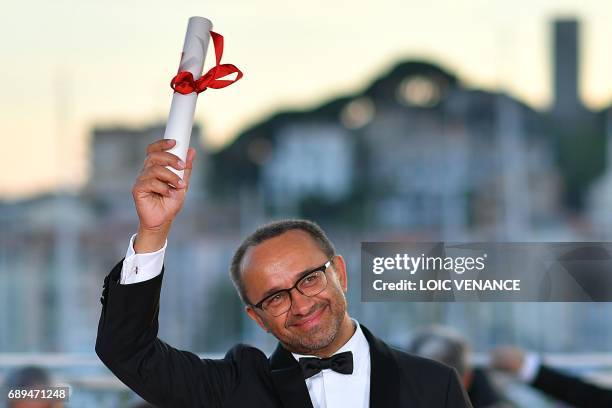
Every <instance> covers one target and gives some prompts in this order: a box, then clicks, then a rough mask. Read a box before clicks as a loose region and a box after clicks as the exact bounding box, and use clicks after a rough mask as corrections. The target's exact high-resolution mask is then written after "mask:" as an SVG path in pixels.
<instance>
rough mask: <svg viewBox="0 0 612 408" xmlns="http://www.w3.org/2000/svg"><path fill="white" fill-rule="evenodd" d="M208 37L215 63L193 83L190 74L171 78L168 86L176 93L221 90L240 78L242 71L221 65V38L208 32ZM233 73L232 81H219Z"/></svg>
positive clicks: (230, 65)
mask: <svg viewBox="0 0 612 408" xmlns="http://www.w3.org/2000/svg"><path fill="white" fill-rule="evenodd" d="M210 36H211V37H212V40H213V44H214V46H215V58H216V60H217V63H216V64H215V66H214V67H212V68H211V69H210V70H208V72H207V73H205V74H204V75H202V76H201V77H200V79H198V80H197V81H194V79H193V74H192V73H191V72H189V71H180V72H179V73H178V74H176V75H175V76H174V78H172V81H170V86H171V87H172V89H174V90H175V91H176V92H178V93H180V94H183V95H187V94H190V93H192V92H197V93H200V92H204V91H205V90H206V88H213V89H221V88H225V87H226V86H229V85H231V84H233V83H234V82H236V81H238V80H239V79H240V78H242V71H240V70H239V69H238V68H237V67H236V66H235V65H232V64H221V57H222V56H223V36H222V35H221V34H217V33H215V32H214V31H211V32H210ZM233 73H237V74H238V75H236V78H234V79H219V78H223V77H225V76H228V75H230V74H233Z"/></svg>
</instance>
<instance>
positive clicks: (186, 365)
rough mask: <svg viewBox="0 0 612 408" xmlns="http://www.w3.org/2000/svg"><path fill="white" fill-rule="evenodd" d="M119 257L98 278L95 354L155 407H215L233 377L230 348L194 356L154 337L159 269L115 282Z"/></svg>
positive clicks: (228, 390)
mask: <svg viewBox="0 0 612 408" xmlns="http://www.w3.org/2000/svg"><path fill="white" fill-rule="evenodd" d="M122 263H123V260H122V261H120V262H119V263H118V264H117V265H116V266H115V267H114V268H113V270H112V271H111V272H110V274H109V275H108V276H107V277H106V278H105V280H104V286H103V288H104V290H103V292H102V298H101V299H100V300H101V302H102V313H101V316H100V321H99V324H98V334H97V339H96V354H97V355H98V356H99V357H100V360H102V362H103V363H104V364H105V365H106V366H107V367H108V368H109V369H110V370H111V371H112V372H113V373H114V374H115V375H116V376H117V377H118V378H119V379H120V380H121V381H122V382H123V383H124V384H126V385H127V386H128V387H130V388H131V389H132V390H133V391H134V392H136V393H137V394H138V395H140V396H141V397H142V398H144V399H145V400H147V401H149V402H150V403H152V404H155V405H157V406H160V407H200V406H206V407H217V406H221V404H222V403H223V400H224V399H225V398H226V396H227V395H229V394H230V393H231V391H232V389H234V388H235V387H236V386H237V384H238V382H239V370H238V369H237V368H236V366H237V361H236V358H235V357H236V353H230V352H228V354H227V355H226V357H225V358H224V359H219V360H212V359H200V358H199V357H198V356H197V355H195V354H193V353H191V352H188V351H182V350H178V349H176V348H173V347H172V346H170V345H168V344H166V343H165V342H163V341H162V340H160V339H159V338H157V332H158V313H159V297H160V291H161V285H162V279H163V275H164V270H163V268H162V272H161V274H159V275H158V276H156V277H155V278H153V279H150V280H147V281H144V282H139V283H134V284H130V285H121V284H120V283H119V276H120V273H121V268H122Z"/></svg>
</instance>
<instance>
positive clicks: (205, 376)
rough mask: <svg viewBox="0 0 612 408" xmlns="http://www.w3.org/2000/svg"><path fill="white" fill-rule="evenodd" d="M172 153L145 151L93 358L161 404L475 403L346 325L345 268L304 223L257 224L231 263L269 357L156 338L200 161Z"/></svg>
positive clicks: (290, 407) (426, 365)
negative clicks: (171, 246) (212, 353)
mask: <svg viewBox="0 0 612 408" xmlns="http://www.w3.org/2000/svg"><path fill="white" fill-rule="evenodd" d="M172 146H174V141H171V140H160V141H157V142H155V143H153V144H151V145H150V146H149V147H148V149H147V152H148V155H147V158H146V159H145V162H144V166H143V170H142V172H141V174H140V176H139V177H138V179H137V181H136V183H135V184H134V187H133V189H132V195H133V197H134V202H135V205H136V212H137V213H138V217H139V221H140V225H139V228H138V233H137V234H136V235H135V236H133V237H132V241H131V243H130V248H129V249H128V253H127V255H126V258H125V260H124V261H123V262H119V263H118V264H117V265H116V266H115V267H114V268H113V270H112V271H111V272H110V274H109V275H108V276H107V277H106V279H105V282H104V291H103V296H102V299H101V301H102V305H103V307H102V314H101V316H100V323H99V326H98V337H97V341H96V353H97V354H98V356H99V357H100V359H101V360H102V361H103V362H104V363H105V364H106V365H107V366H108V367H109V368H110V369H111V371H113V373H115V375H117V377H119V379H121V380H122V381H123V382H124V383H125V384H127V385H128V386H129V387H130V388H131V389H132V390H134V391H135V392H136V393H138V394H139V395H140V396H141V397H143V398H144V399H145V400H147V401H149V402H151V403H153V404H155V405H158V406H162V407H204V406H205V407H265V408H268V407H287V408H294V407H300V408H301V407H312V408H319V407H327V408H335V407H350V408H362V407H368V406H369V407H380V408H383V407H384V408H387V407H388V408H392V407H393V408H395V407H414V408H417V407H422V408H437V407H441V408H442V407H448V408H450V407H452V408H455V407H456V408H459V407H462V408H463V407H470V403H469V401H468V400H467V397H466V395H465V392H464V390H463V389H462V387H461V385H460V383H459V381H458V378H457V375H456V373H455V371H454V370H453V369H451V368H449V367H446V366H444V365H441V364H439V363H436V362H433V361H430V360H426V359H423V358H419V357H416V356H411V355H408V354H406V353H403V352H401V351H398V350H395V349H392V348H391V347H389V346H387V345H386V344H385V343H384V342H382V341H381V340H379V339H378V338H376V337H375V336H373V335H372V334H371V333H370V332H369V331H368V330H367V329H366V328H365V327H363V326H360V325H359V324H357V323H356V322H355V321H354V320H352V319H351V318H350V317H349V315H348V313H347V305H346V298H345V295H344V293H345V292H346V290H347V276H346V265H345V263H344V260H343V258H342V257H341V256H340V255H337V254H336V253H335V251H334V248H333V245H332V244H331V242H329V240H328V239H327V237H326V236H325V234H324V233H323V231H321V230H320V228H318V227H317V226H316V225H315V224H313V223H310V222H307V221H288V222H280V223H276V224H273V225H269V226H266V227H263V228H261V229H260V230H258V231H256V232H255V233H254V234H252V235H251V236H250V237H248V238H247V239H246V240H245V241H244V242H243V243H242V245H240V247H239V248H238V250H237V251H236V254H235V255H234V257H233V260H232V267H231V277H232V279H233V281H234V283H235V285H236V287H237V289H238V293H239V295H240V296H241V298H242V300H243V301H244V303H245V306H246V307H245V309H246V312H247V314H248V315H249V317H250V318H252V319H253V320H254V321H255V322H256V323H257V324H258V325H259V326H260V327H261V328H262V329H263V330H265V331H267V332H269V333H271V334H272V335H273V336H275V337H276V338H277V339H278V340H279V344H278V347H277V348H276V351H274V353H273V354H272V355H271V356H270V358H269V359H268V358H267V357H266V356H265V355H264V354H263V352H261V351H260V350H258V349H256V348H254V347H250V346H246V345H237V346H235V347H233V348H232V349H231V350H230V351H229V352H228V353H227V354H226V355H225V358H223V359H219V360H213V359H200V358H198V357H197V356H196V355H195V354H193V353H190V352H187V351H181V350H177V349H175V348H173V347H171V346H169V345H167V344H166V343H164V342H163V341H161V340H159V339H158V338H157V331H158V311H159V293H160V289H161V284H162V278H163V275H164V268H163V266H162V263H163V253H164V250H165V247H166V243H167V236H168V232H169V230H170V226H171V224H172V222H173V219H174V218H175V216H176V214H177V213H178V212H179V211H180V209H181V207H182V205H183V202H184V199H185V194H186V192H187V189H188V186H189V178H190V175H191V171H192V166H193V160H194V154H195V151H194V150H193V149H189V151H188V155H187V162H186V163H182V162H180V161H179V159H178V158H177V157H176V156H174V155H172V154H170V153H169V152H167V151H166V150H168V149H170V148H171V147H172ZM166 166H172V167H174V168H175V169H184V170H185V173H184V181H183V180H181V179H180V178H179V177H178V176H177V175H176V174H174V173H173V172H172V171H170V170H168V169H167V168H166ZM132 246H133V248H132Z"/></svg>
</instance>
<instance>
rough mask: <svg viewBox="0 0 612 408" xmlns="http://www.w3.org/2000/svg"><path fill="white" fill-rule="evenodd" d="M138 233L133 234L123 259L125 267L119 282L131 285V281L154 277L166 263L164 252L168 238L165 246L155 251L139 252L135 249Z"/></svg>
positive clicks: (141, 280)
mask: <svg viewBox="0 0 612 408" xmlns="http://www.w3.org/2000/svg"><path fill="white" fill-rule="evenodd" d="M136 235H137V234H134V235H132V238H130V244H129V246H128V249H127V252H126V253H125V259H124V260H123V268H122V269H121V279H120V281H119V283H121V284H122V285H129V284H131V283H138V282H143V281H146V280H149V279H153V278H154V277H156V276H157V275H159V274H160V273H161V270H162V266H163V265H164V254H165V252H166V246H167V245H168V240H167V239H166V242H164V246H163V247H162V248H160V249H158V250H157V251H155V252H148V253H143V254H137V253H136V252H135V251H134V239H135V238H136Z"/></svg>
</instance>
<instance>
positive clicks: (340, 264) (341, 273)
mask: <svg viewBox="0 0 612 408" xmlns="http://www.w3.org/2000/svg"><path fill="white" fill-rule="evenodd" d="M332 267H333V269H334V271H335V272H336V277H337V278H338V282H340V286H341V287H342V290H343V291H344V292H346V291H347V290H348V279H347V277H346V263H345V262H344V258H343V257H342V255H336V256H335V257H334V261H333V262H332Z"/></svg>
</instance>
